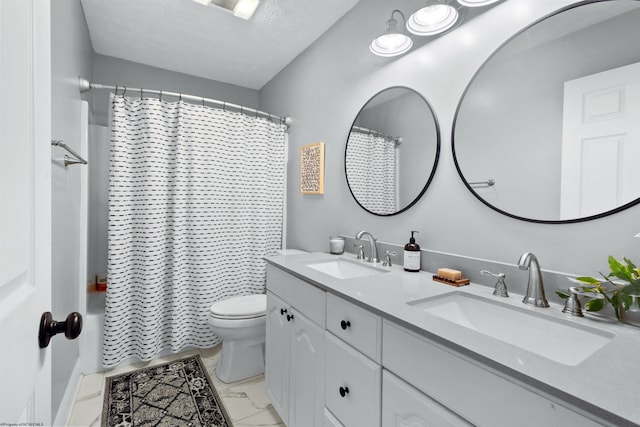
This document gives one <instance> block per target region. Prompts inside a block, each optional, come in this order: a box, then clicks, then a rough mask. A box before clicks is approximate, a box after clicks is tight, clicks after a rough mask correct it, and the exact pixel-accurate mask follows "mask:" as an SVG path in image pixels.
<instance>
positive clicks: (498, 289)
mask: <svg viewBox="0 0 640 427" xmlns="http://www.w3.org/2000/svg"><path fill="white" fill-rule="evenodd" d="M480 274H484V275H485V276H493V277H497V278H498V280H497V281H496V285H495V288H494V289H493V295H496V296H499V297H504V298H507V297H509V292H507V283H506V282H505V281H504V280H505V278H506V277H507V275H506V274H504V273H498V274H496V273H492V272H490V271H489V270H482V271H480Z"/></svg>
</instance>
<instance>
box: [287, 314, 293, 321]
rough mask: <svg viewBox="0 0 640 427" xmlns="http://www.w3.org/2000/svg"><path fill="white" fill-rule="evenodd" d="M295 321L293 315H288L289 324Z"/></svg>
mask: <svg viewBox="0 0 640 427" xmlns="http://www.w3.org/2000/svg"><path fill="white" fill-rule="evenodd" d="M292 320H293V314H287V322H291V321H292Z"/></svg>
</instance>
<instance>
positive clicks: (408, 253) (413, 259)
mask: <svg viewBox="0 0 640 427" xmlns="http://www.w3.org/2000/svg"><path fill="white" fill-rule="evenodd" d="M413 233H417V231H412V232H411V238H410V239H409V243H407V244H406V245H404V271H411V272H418V271H420V245H418V244H417V243H416V239H415V237H413Z"/></svg>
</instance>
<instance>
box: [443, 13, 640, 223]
mask: <svg viewBox="0 0 640 427" xmlns="http://www.w3.org/2000/svg"><path fill="white" fill-rule="evenodd" d="M608 1H615V0H583V1H580V2H578V3H574V4H571V5H568V6H565V7H562V8H560V9H558V10H556V11H555V12H552V13H550V14H548V15H546V16H543V17H542V18H540V19H538V20H536V21H534V22H532V23H531V24H529V25H527V26H526V27H524V28H523V29H521V30H519V31H518V32H516V33H515V34H513V35H512V36H511V37H509V38H508V39H507V40H506V41H504V42H503V43H501V44H500V46H498V47H497V48H496V49H495V50H494V51H493V53H491V55H489V57H488V58H487V59H486V60H485V61H484V62H483V63H482V65H480V67H479V68H478V70H477V71H476V72H475V73H474V74H473V77H471V80H470V81H469V83H468V84H467V86H466V88H465V90H464V92H463V93H462V95H461V97H460V101H458V106H457V107H456V112H455V115H454V117H453V124H452V127H451V151H452V153H453V162H454V164H455V166H456V170H457V171H458V175H459V176H460V179H461V180H462V182H463V183H464V185H465V187H467V190H469V192H470V193H471V194H473V195H474V196H475V197H476V198H477V199H478V200H480V201H481V202H482V203H483V204H484V205H486V206H488V207H489V208H491V209H492V210H494V211H496V212H498V213H500V214H502V215H505V216H508V217H510V218H514V219H517V220H520V221H526V222H531V223H538V224H572V223H578V222H585V221H591V220H594V219H599V218H604V217H607V216H610V215H613V214H615V213H618V212H621V211H623V210H625V209H628V208H630V207H632V206H635V205H637V204H638V203H640V196H638V198H636V199H634V200H632V201H631V202H628V203H625V204H624V205H620V206H618V207H616V208H614V209H610V210H608V211H605V212H601V213H598V214H595V215H589V216H585V217H580V218H570V219H558V220H555V219H535V218H527V217H523V216H520V215H516V214H512V213H510V212H507V211H505V210H503V209H500V208H498V207H497V206H494V205H492V204H491V203H489V202H487V201H486V200H485V199H483V198H482V197H481V196H480V195H479V194H478V193H477V192H476V191H475V190H474V189H473V187H471V185H469V182H468V181H467V179H466V178H465V176H464V174H463V173H462V170H461V169H460V164H459V163H458V157H457V156H456V139H455V134H456V126H457V122H458V114H459V112H460V106H461V105H462V102H463V101H464V99H465V96H466V95H467V92H468V91H469V88H470V87H471V86H472V85H473V83H474V82H475V80H476V77H477V76H478V74H480V72H481V71H482V70H483V69H484V68H485V66H486V65H487V63H488V62H489V61H491V59H493V57H494V56H496V55H497V54H498V52H500V50H501V49H502V48H503V47H504V46H506V45H507V44H509V43H510V42H511V41H512V40H513V39H514V38H516V37H518V36H520V35H521V34H522V33H524V32H525V31H527V30H529V29H530V28H532V27H535V26H536V25H538V24H539V23H541V22H542V21H545V20H546V19H549V18H551V17H553V16H556V15H559V14H561V13H564V12H567V11H569V10H572V9H575V8H578V7H581V6H586V5H589V4H594V3H602V2H608Z"/></svg>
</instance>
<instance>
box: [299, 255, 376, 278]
mask: <svg viewBox="0 0 640 427" xmlns="http://www.w3.org/2000/svg"><path fill="white" fill-rule="evenodd" d="M307 267H309V268H313V269H314V270H317V271H320V272H321V273H324V274H328V275H329V276H332V277H335V278H336V279H354V278H356V277H365V276H371V275H374V274H380V273H387V270H384V269H382V268H380V267H375V266H373V265H367V264H364V263H360V262H355V261H349V260H346V259H343V258H338V259H333V260H329V261H319V262H313V263H310V264H307Z"/></svg>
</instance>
